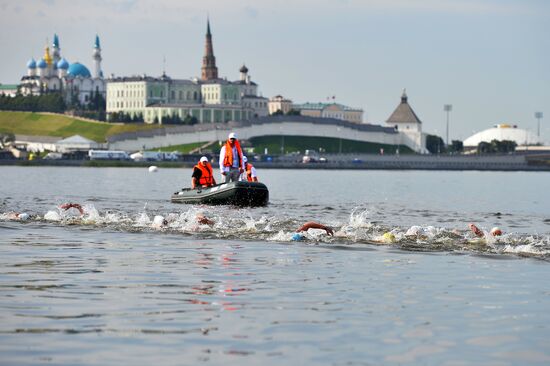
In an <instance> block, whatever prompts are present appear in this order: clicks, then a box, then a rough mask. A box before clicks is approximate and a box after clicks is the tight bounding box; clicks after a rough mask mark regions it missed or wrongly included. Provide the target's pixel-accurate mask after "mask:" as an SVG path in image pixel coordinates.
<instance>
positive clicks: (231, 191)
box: [172, 182, 269, 206]
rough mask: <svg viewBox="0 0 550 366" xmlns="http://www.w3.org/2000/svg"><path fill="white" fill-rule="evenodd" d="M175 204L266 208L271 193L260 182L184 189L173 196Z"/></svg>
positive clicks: (231, 183)
mask: <svg viewBox="0 0 550 366" xmlns="http://www.w3.org/2000/svg"><path fill="white" fill-rule="evenodd" d="M172 202H174V203H191V204H206V205H235V206H265V205H267V203H268V202H269V191H268V190H267V187H266V185H265V184H263V183H259V182H230V183H222V184H218V185H216V186H213V187H208V188H198V189H191V188H184V189H182V190H181V191H179V192H176V193H174V194H173V195H172Z"/></svg>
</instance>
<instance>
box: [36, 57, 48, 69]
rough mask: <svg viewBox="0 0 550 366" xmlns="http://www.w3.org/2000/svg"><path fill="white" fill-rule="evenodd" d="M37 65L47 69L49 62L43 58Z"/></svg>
mask: <svg viewBox="0 0 550 366" xmlns="http://www.w3.org/2000/svg"><path fill="white" fill-rule="evenodd" d="M36 66H38V68H39V69H45V68H46V67H48V64H47V63H46V61H44V59H43V58H42V59H40V61H38V64H37V65H36Z"/></svg>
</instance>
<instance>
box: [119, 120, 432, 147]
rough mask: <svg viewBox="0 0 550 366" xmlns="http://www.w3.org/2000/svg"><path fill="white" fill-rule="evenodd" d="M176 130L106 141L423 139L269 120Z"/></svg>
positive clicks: (414, 142)
mask: <svg viewBox="0 0 550 366" xmlns="http://www.w3.org/2000/svg"><path fill="white" fill-rule="evenodd" d="M173 130H177V131H174V132H170V133H167V134H164V135H154V134H153V133H150V136H143V135H144V134H147V133H146V132H144V133H140V134H135V135H134V136H132V135H131V134H129V135H127V137H126V138H124V137H123V136H120V137H118V138H116V139H115V140H113V139H111V141H109V149H111V150H125V151H138V150H143V149H154V148H160V147H165V146H172V145H180V144H190V143H194V142H208V141H225V140H226V139H227V135H228V134H229V132H236V133H237V136H238V138H239V139H241V140H246V139H250V138H252V137H259V136H268V135H274V136H279V135H285V136H315V137H332V138H342V139H346V140H355V141H363V142H372V143H378V144H389V145H399V144H401V145H406V146H408V147H410V148H411V149H412V150H413V151H416V152H419V153H422V152H425V149H424V147H423V146H421V145H422V143H423V141H424V138H423V137H422V136H421V135H420V134H419V133H412V134H411V133H403V132H399V133H387V132H384V131H361V130H357V129H353V128H350V127H346V126H342V125H333V124H317V123H307V122H292V121H284V122H271V123H259V124H247V125H245V124H242V125H237V124H235V125H234V126H231V123H230V124H217V125H214V124H199V125H195V126H185V127H179V128H174V129H173Z"/></svg>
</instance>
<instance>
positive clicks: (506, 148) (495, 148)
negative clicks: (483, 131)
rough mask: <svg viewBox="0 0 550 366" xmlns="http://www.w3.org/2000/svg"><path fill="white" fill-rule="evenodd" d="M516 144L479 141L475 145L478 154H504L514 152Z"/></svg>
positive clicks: (507, 141)
mask: <svg viewBox="0 0 550 366" xmlns="http://www.w3.org/2000/svg"><path fill="white" fill-rule="evenodd" d="M516 146H517V144H516V142H515V141H510V140H502V141H499V140H492V141H491V142H485V141H481V142H480V143H479V144H478V145H477V152H478V154H498V153H500V154H506V153H511V152H514V151H515V150H516Z"/></svg>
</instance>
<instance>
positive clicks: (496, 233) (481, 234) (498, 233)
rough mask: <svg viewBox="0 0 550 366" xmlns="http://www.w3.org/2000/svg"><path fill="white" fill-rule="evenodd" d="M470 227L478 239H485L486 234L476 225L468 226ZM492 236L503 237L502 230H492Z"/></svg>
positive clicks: (496, 228)
mask: <svg viewBox="0 0 550 366" xmlns="http://www.w3.org/2000/svg"><path fill="white" fill-rule="evenodd" d="M468 227H469V228H470V231H471V232H472V233H474V235H475V236H477V237H478V238H484V237H485V233H484V232H483V231H482V230H480V229H479V228H478V227H477V226H476V225H475V224H472V223H470V224H468ZM489 233H490V234H491V235H492V236H501V235H502V230H500V228H498V227H494V228H492V229H491V231H490V232H489Z"/></svg>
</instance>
